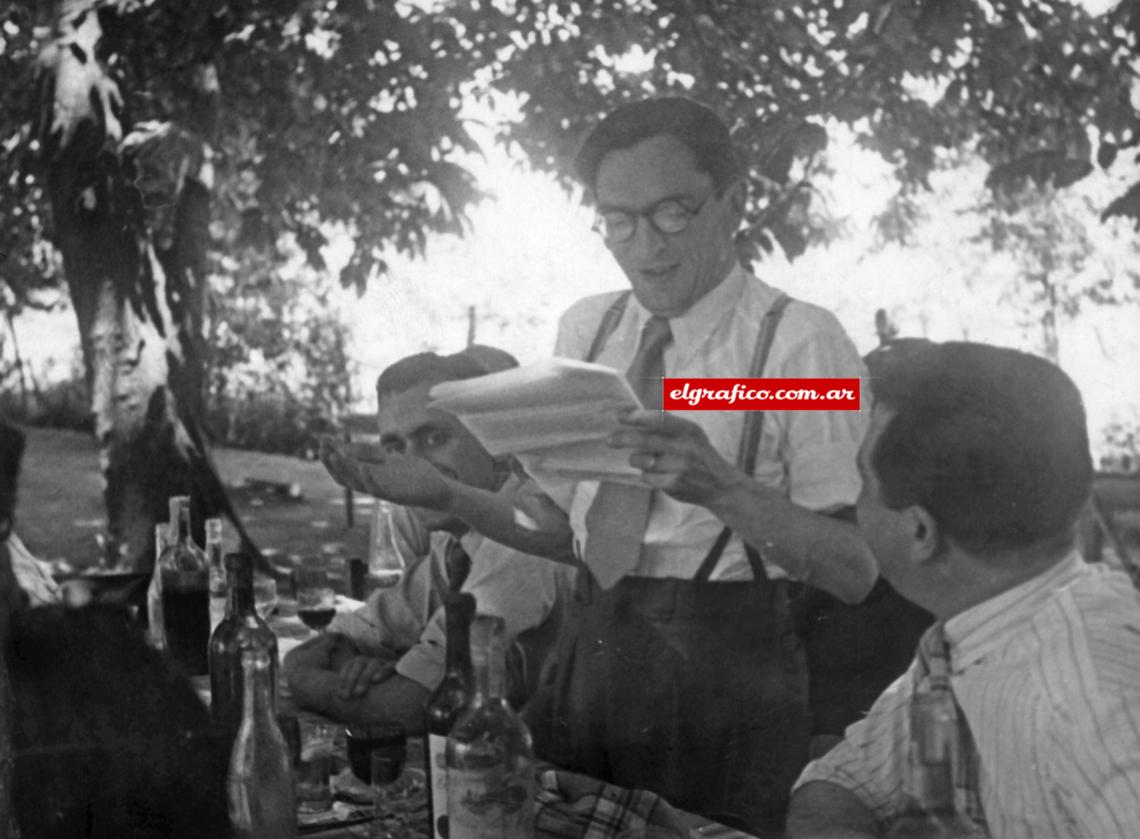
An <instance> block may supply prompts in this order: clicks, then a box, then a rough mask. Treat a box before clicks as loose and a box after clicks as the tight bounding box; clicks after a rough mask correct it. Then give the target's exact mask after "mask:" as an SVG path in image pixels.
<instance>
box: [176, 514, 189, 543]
mask: <svg viewBox="0 0 1140 839" xmlns="http://www.w3.org/2000/svg"><path fill="white" fill-rule="evenodd" d="M189 541H190V505H189V504H183V505H182V506H181V507H180V508H179V509H178V544H179V545H185V544H186V543H187V542H189Z"/></svg>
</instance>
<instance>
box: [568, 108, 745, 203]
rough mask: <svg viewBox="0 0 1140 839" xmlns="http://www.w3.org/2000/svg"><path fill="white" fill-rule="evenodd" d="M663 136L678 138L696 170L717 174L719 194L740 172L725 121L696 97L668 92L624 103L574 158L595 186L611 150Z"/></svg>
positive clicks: (589, 185) (590, 186) (586, 181)
mask: <svg viewBox="0 0 1140 839" xmlns="http://www.w3.org/2000/svg"><path fill="white" fill-rule="evenodd" d="M662 135H667V136H670V137H673V138H675V139H677V140H678V141H680V142H681V143H683V144H684V145H685V146H686V147H687V148H688V149H689V151H691V152H692V153H693V158H694V161H695V163H696V167H697V169H698V170H699V171H702V172H705V173H707V174H708V175H709V176H710V177H711V178H712V180H713V186H714V187H715V188H716V190H717V191H718V192H720V191H721V190H722V189H724V188H725V187H726V186H728V185H729V184H730V183H732V182H733V181H734V180H735V179H736V178H737V177H739V176H740V174H741V167H740V163H739V160H738V157H737V153H736V150H735V148H734V147H733V144H732V138H731V136H730V135H729V130H728V126H726V125H725V124H724V120H722V119H721V118H720V117H719V116H717V114H716V112H714V111H713V110H711V109H710V108H707V107H706V106H704V105H702V104H700V103H699V102H694V101H693V100H692V99H686V98H685V97H683V96H665V97H660V98H656V99H644V100H642V101H640V102H631V103H628V104H625V105H621V106H619V107H617V108H616V109H614V110H613V111H611V112H610V113H609V114H608V115H607V116H606V117H605V119H603V120H602V121H601V122H600V123H598V125H597V126H596V127H595V128H594V130H593V131H591V132H590V134H589V135H588V136H587V137H586V140H585V142H584V143H583V144H582V147H581V149H580V150H579V151H578V155H577V157H576V158H575V161H574V169H575V172H576V173H577V175H578V179H579V180H580V181H581V182H582V184H583V185H585V186H586V187H587V188H588V189H591V190H592V189H593V188H594V186H595V182H596V180H597V176H598V168H599V167H600V166H601V163H602V159H603V158H604V157H605V156H606V155H607V154H609V153H610V152H613V151H620V150H622V149H628V148H631V147H633V146H635V145H637V144H638V143H640V142H642V141H643V140H648V139H649V138H651V137H659V136H662Z"/></svg>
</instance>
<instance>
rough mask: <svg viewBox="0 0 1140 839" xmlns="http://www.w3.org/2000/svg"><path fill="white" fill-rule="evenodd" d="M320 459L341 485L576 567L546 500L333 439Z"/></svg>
mask: <svg viewBox="0 0 1140 839" xmlns="http://www.w3.org/2000/svg"><path fill="white" fill-rule="evenodd" d="M321 460H322V461H323V462H324V464H325V468H327V469H328V470H329V474H330V475H332V477H333V480H335V481H336V482H337V483H339V484H341V485H342V486H347V487H352V488H353V489H354V490H357V491H358V492H364V493H367V494H369V495H372V496H375V497H376V498H384V499H386V500H388V501H392V502H394V503H396V504H404V505H410V506H414V507H427V508H428V509H431V510H439V511H441V512H446V513H450V514H451V515H453V516H456V517H457V518H460V519H462V520H463V521H464V522H466V523H467V524H468V525H469V526H470V527H471V528H473V529H474V530H477V531H478V532H479V533H482V534H483V535H484V536H486V537H487V538H488V539H492V540H493V541H495V542H498V543H500V544H502V545H506V546H507V547H510V548H514V549H515V550H518V551H521V552H523V553H527V554H532V555H534V556H542V557H546V558H547V559H553V560H556V561H558V562H565V563H569V564H574V562H575V559H574V555H573V551H572V549H571V536H570V527H569V523H568V521H567V519H566V514H565V513H564V512H563V511H562V510H561V509H559V507H558V506H557V505H556V504H555V503H554V502H553V501H551V500H550V499H549V498H545V497H543V496H536V495H521V494H515V493H510V492H490V491H488V490H484V489H478V488H476V487H472V486H468V485H467V484H464V483H461V482H459V481H456V480H453V479H451V478H449V477H447V476H446V475H444V474H443V473H441V472H439V471H438V470H437V469H436V468H435V467H434V466H432V465H431V464H430V463H428V462H427V461H424V460H421V459H419V458H416V457H408V456H407V455H403V454H399V453H395V452H385V451H383V450H381V449H379V448H378V447H376V446H369V445H365V444H359V443H343V442H340V441H338V440H336V439H334V438H331V437H326V438H324V439H323V440H322V441H321Z"/></svg>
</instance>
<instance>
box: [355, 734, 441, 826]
mask: <svg viewBox="0 0 1140 839" xmlns="http://www.w3.org/2000/svg"><path fill="white" fill-rule="evenodd" d="M368 761H369V764H370V768H371V773H370V774H371V776H372V783H371V786H372V798H373V801H374V802H375V807H376V810H375V812H376V819H377V820H382V819H384V818H386V817H388V816H397V815H399V814H401V813H410V812H412V811H413V810H417V809H419V808H421V807H424V806H426V805H427V776H426V775H425V774H424V770H422V769H419V768H417V767H414V766H404V762H403V760H400V759H397V758H394V757H392V755H391V754H389V753H388V752H386V751H385V750H384V749H375V750H373V751H372V752H371V753H370V754H369V756H368Z"/></svg>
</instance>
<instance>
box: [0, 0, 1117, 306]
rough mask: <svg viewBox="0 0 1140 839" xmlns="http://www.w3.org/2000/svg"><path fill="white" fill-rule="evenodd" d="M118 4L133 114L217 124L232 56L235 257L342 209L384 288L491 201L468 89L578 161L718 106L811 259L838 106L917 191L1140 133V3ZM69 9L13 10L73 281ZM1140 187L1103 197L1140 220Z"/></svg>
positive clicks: (1105, 148)
mask: <svg viewBox="0 0 1140 839" xmlns="http://www.w3.org/2000/svg"><path fill="white" fill-rule="evenodd" d="M99 6H100V22H101V24H102V26H103V29H104V32H105V38H104V43H103V45H102V50H101V52H102V55H101V58H102V59H103V60H104V61H105V62H106V64H107V66H108V68H109V69H110V71H111V73H112V74H113V75H114V77H115V78H116V79H117V81H118V89H119V91H120V92H121V96H122V99H123V102H122V106H121V107H122V110H123V113H124V114H129V117H130V122H131V124H133V125H144V124H163V123H171V124H174V125H179V124H188V125H192V124H195V121H196V120H201V119H203V114H205V113H207V109H205V108H204V107H203V103H202V101H201V96H200V94H196V93H194V91H195V90H200V89H201V86H198V87H195V86H193V85H191V84H189V82H188V79H189V78H190V77H191V76H192V75H193V74H195V73H212V72H216V73H217V81H218V85H217V86H216V89H217V95H219V96H220V97H221V101H222V108H221V114H222V116H221V118H220V120H219V121H218V122H217V124H212V125H208V126H206V128H208V131H207V132H206V134H207V136H209V137H211V138H212V143H211V147H210V148H209V150H208V153H209V155H210V163H211V165H212V167H213V169H214V172H215V180H214V196H213V197H214V201H213V205H212V218H213V222H214V223H213V225H212V226H211V231H212V246H213V248H214V250H215V251H217V252H233V249H234V248H237V247H250V248H254V249H257V250H260V251H261V252H262V253H263V254H265V256H266V258H267V259H272V258H275V253H274V249H275V243H276V242H277V240H278V239H279V237H280V236H281V235H284V234H289V235H292V236H293V237H294V238H295V240H296V242H297V243H298V245H299V246H300V247H301V248H302V249H303V250H304V252H305V253H306V255H307V257H308V259H309V261H310V263H311V264H312V265H313V266H314V267H318V268H319V267H321V266H322V265H323V258H322V255H321V247H322V245H323V244H324V243H325V236H324V234H323V232H322V231H323V230H325V229H327V228H326V227H325V225H327V224H328V223H340V224H343V225H345V226H346V227H347V228H348V229H349V230H350V231H351V233H352V236H353V240H354V251H353V254H352V257H351V259H350V260H349V261H348V263H347V264H346V266H345V267H344V269H343V271H342V272H341V276H340V279H341V281H342V282H343V283H345V284H347V285H350V286H356V287H358V288H362V287H363V286H364V284H365V283H367V282H368V280H369V278H370V277H372V276H374V275H375V273H376V272H381V273H382V272H383V271H384V270H385V269H386V267H387V266H386V263H385V261H384V256H383V255H384V253H385V250H386V249H388V248H395V249H396V250H399V251H403V252H406V253H417V252H421V251H422V249H423V246H424V242H425V240H426V236H427V234H428V233H429V232H431V231H451V232H459V231H461V230H462V229H463V225H464V215H463V214H464V210H465V209H466V208H467V207H468V206H469V205H470V204H471V202H472V201H474V200H476V199H477V198H478V197H479V194H480V193H479V191H478V189H477V188H476V185H475V182H474V180H473V178H472V177H471V176H470V174H469V173H468V172H467V171H466V169H464V168H463V166H462V165H461V160H462V156H463V154H464V153H468V152H472V151H475V150H476V148H475V144H474V143H473V142H472V140H471V138H470V135H469V134H468V131H467V127H466V122H465V120H466V119H467V118H468V115H467V114H466V113H465V111H464V108H465V104H464V103H465V97H475V98H476V99H482V100H483V101H493V102H498V103H502V102H503V101H505V100H504V96H508V95H509V96H510V97H517V99H513V100H512V101H517V102H518V103H519V106H518V113H517V119H514V120H509V121H506V122H504V123H503V124H502V125H499V126H497V131H498V134H499V136H500V138H501V139H502V140H503V141H504V142H507V143H511V144H516V145H517V146H518V147H519V148H521V149H522V150H523V151H524V152H525V153H526V154H527V155H528V156H529V157H530V159H531V160H532V162H533V163H534V164H535V165H537V166H539V167H542V168H547V169H551V170H554V171H556V172H558V173H559V174H560V175H562V176H563V177H565V178H569V166H568V162H569V160H570V158H571V156H572V153H573V151H574V148H575V146H576V144H577V142H578V141H579V138H580V137H581V134H582V132H583V130H584V129H585V128H586V127H587V126H588V125H589V124H591V123H593V122H594V121H595V120H596V118H597V117H598V115H599V114H601V113H603V112H605V111H606V110H608V109H609V108H611V107H612V106H613V105H614V104H615V103H616V102H618V101H622V100H625V99H630V98H636V97H641V96H644V95H646V94H651V93H666V92H674V93H687V94H689V95H691V96H694V97H695V98H698V99H701V100H704V101H707V102H709V103H710V104H712V105H713V106H714V107H716V108H717V109H718V110H719V111H721V112H722V113H724V114H725V115H726V116H727V117H728V119H729V120H730V121H731V123H732V125H733V126H734V128H735V130H736V135H737V137H738V138H739V140H740V142H741V144H742V145H743V146H744V149H745V154H746V157H747V159H748V160H750V161H751V162H752V163H753V164H754V168H753V171H752V173H751V175H750V182H751V194H752V199H751V202H750V206H749V210H748V221H749V231H748V234H747V235H746V236H745V237H744V241H743V242H742V246H743V247H744V248H745V250H746V251H750V252H752V253H758V252H759V250H758V249H771V248H772V247H774V246H775V244H776V243H778V244H779V245H780V246H781V247H782V249H783V250H784V251H785V252H786V253H788V254H789V255H791V256H795V255H797V254H799V253H801V252H802V251H803V250H804V248H806V247H809V246H810V245H811V244H813V243H814V242H817V241H820V240H821V239H823V238H825V237H826V226H825V223H824V222H825V220H824V219H823V217H822V216H821V214H820V213H819V212H818V207H817V205H818V201H816V200H815V199H816V193H815V191H814V187H813V179H814V177H816V175H817V174H818V172H819V171H820V169H821V167H822V166H823V165H824V150H825V147H826V144H827V139H828V132H827V130H826V128H825V125H826V124H827V121H828V120H829V119H837V120H840V121H842V122H844V123H846V124H848V125H850V126H851V127H852V128H853V130H854V131H855V132H856V134H857V136H858V137H859V139H860V142H861V143H863V144H864V145H865V146H866V147H868V148H871V149H873V150H875V151H876V152H877V153H878V154H880V155H881V156H882V157H883V159H885V160H887V161H888V162H890V164H891V165H892V166H893V167H894V169H895V171H896V172H897V174H898V177H899V180H900V189H902V190H903V191H904V192H905V191H907V190H913V189H915V188H922V186H923V185H924V184H925V183H926V182H927V179H928V176H929V174H930V172H931V170H932V168H933V167H934V165H935V161H936V157H937V151H938V149H940V148H953V147H959V146H962V145H964V144H967V143H972V144H973V145H974V146H975V147H976V149H977V150H978V151H979V153H981V154H982V155H983V156H984V157H985V158H986V160H987V161H989V163H990V164H991V165H992V166H993V167H994V168H993V169H992V174H991V182H992V183H994V184H995V185H1009V184H1013V183H1015V182H1019V181H1024V180H1027V179H1028V180H1035V181H1038V182H1042V183H1046V182H1048V183H1053V184H1055V185H1062V184H1065V183H1068V182H1071V181H1072V180H1074V179H1076V178H1078V177H1079V176H1080V175H1081V174H1083V173H1084V172H1086V171H1088V169H1089V168H1090V167H1091V165H1092V164H1091V161H1092V159H1093V158H1094V156H1095V157H1096V158H1097V159H1098V160H1099V161H1101V162H1102V163H1104V164H1107V163H1110V162H1111V161H1112V159H1113V158H1115V157H1116V155H1117V153H1118V151H1119V150H1121V149H1126V148H1129V147H1132V146H1135V145H1136V144H1137V143H1140V131H1138V130H1137V127H1136V126H1137V123H1136V118H1135V112H1134V109H1133V108H1132V105H1131V100H1130V98H1129V97H1130V89H1129V84H1130V71H1129V69H1128V63H1129V62H1130V61H1131V60H1132V56H1133V55H1134V52H1135V50H1134V47H1135V31H1136V28H1137V27H1136V23H1137V20H1140V12H1138V11H1137V9H1138V3H1137V2H1136V0H1125V2H1124V3H1122V4H1121V5H1120V6H1119V7H1118V9H1117V10H1116V11H1115V12H1114V13H1113V14H1112V15H1108V16H1102V17H1098V18H1093V17H1090V16H1089V15H1088V14H1087V12H1085V11H1084V10H1083V8H1081V6H1080V5H1079V4H1076V3H1070V2H1067V0H1040V1H1039V0H1034V2H1029V1H1028V0H989V2H980V0H975V1H974V2H966V1H965V0H963V1H962V2H946V1H945V0H769V2H753V0H722V2H715V3H712V2H709V3H697V2H694V1H693V0H600V1H599V2H594V3H586V2H566V0H559V1H558V2H550V1H549V0H543V2H537V0H493V1H492V0H454V2H446V3H444V2H440V3H434V4H433V3H431V2H428V0H418V2H416V3H412V2H405V0H398V1H397V2H392V1H391V0H216V2H213V3H168V2H155V1H154V0H102V2H101V3H100V4H99ZM49 12H50V10H49V4H48V3H47V2H46V0H40V2H33V3H9V4H7V5H6V7H5V8H3V10H0V180H2V181H3V182H4V184H5V185H6V187H8V188H6V189H3V190H0V216H2V217H3V218H5V219H6V220H7V221H8V224H6V225H5V229H3V230H0V237H2V238H0V251H5V252H7V253H8V254H9V256H8V262H7V263H5V265H4V271H5V273H6V275H7V274H12V273H13V272H14V273H15V274H16V275H17V276H19V277H23V278H25V279H21V280H20V282H21V283H26V282H31V281H32V278H33V277H34V278H35V282H42V281H45V278H46V279H48V280H50V276H51V272H50V270H48V271H45V266H44V265H42V264H37V258H36V257H35V256H34V254H35V253H36V251H35V249H34V248H33V243H35V242H39V241H42V239H43V238H44V237H45V235H49V234H50V231H51V219H50V217H49V214H48V212H47V210H46V208H45V202H44V201H43V194H42V190H43V184H42V182H41V181H40V180H38V179H37V177H35V176H33V175H31V174H29V171H28V169H27V167H26V166H25V165H24V164H25V157H26V155H27V153H28V152H29V143H30V138H31V136H33V135H32V122H33V108H32V107H31V106H30V104H29V85H28V79H29V70H30V68H31V66H32V64H33V57H34V56H35V55H36V54H37V51H38V50H39V49H40V48H41V46H42V45H43V44H44V43H45V41H46V40H47V39H48V37H49V36H50V31H49V29H48V27H47V25H46V24H47V20H48V15H49ZM631 45H636V47H634V48H631ZM198 127H201V126H198ZM1090 138H1096V141H1097V143H1098V145H1097V148H1096V149H1095V150H1094V149H1093V148H1092V141H1091V139H1090ZM1126 199H1127V194H1126V195H1123V196H1120V198H1119V200H1118V201H1117V202H1116V203H1115V204H1113V205H1112V207H1111V208H1107V207H1106V208H1100V209H1107V210H1108V211H1110V212H1123V213H1128V214H1131V215H1132V216H1133V217H1140V214H1138V213H1136V212H1135V206H1134V205H1136V203H1137V202H1136V201H1131V202H1130V201H1128V200H1126ZM13 222H14V223H13ZM13 260H15V263H13ZM41 263H42V260H41Z"/></svg>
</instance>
